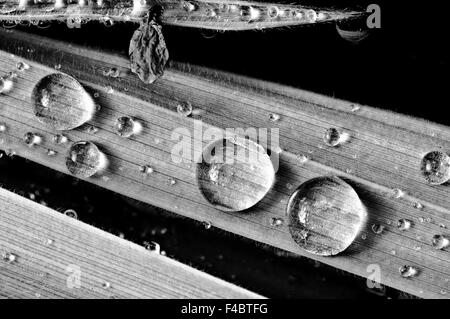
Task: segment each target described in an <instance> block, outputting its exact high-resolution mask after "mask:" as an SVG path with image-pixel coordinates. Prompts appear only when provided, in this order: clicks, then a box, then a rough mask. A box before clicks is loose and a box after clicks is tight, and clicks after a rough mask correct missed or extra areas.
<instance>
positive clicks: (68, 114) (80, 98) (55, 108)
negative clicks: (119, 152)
mask: <svg viewBox="0 0 450 319" xmlns="http://www.w3.org/2000/svg"><path fill="white" fill-rule="evenodd" d="M31 99H32V104H33V108H34V114H35V115H36V117H37V118H38V120H39V121H40V122H42V123H44V124H47V125H49V126H50V127H51V128H53V129H55V130H71V129H74V128H76V127H78V126H80V125H82V124H84V123H85V122H87V121H89V120H90V119H92V117H93V115H94V112H95V103H94V101H93V99H92V98H91V96H90V95H89V94H88V93H87V92H86V91H85V89H84V88H83V87H82V86H81V84H80V83H79V82H78V81H77V80H75V79H74V78H72V77H71V76H68V75H66V74H62V73H53V74H50V75H47V76H45V77H43V78H42V79H41V80H40V81H39V82H38V84H36V86H35V87H34V89H33V92H32V96H31Z"/></svg>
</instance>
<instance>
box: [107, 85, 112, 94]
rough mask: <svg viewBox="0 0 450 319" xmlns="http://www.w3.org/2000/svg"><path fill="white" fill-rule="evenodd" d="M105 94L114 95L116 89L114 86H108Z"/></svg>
mask: <svg viewBox="0 0 450 319" xmlns="http://www.w3.org/2000/svg"><path fill="white" fill-rule="evenodd" d="M105 92H106V93H108V94H113V93H114V89H113V88H112V86H107V87H106V88H105Z"/></svg>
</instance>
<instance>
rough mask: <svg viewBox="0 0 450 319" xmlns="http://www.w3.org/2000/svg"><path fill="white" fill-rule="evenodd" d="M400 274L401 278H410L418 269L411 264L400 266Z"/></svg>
mask: <svg viewBox="0 0 450 319" xmlns="http://www.w3.org/2000/svg"><path fill="white" fill-rule="evenodd" d="M398 271H399V273H400V276H402V277H403V278H411V277H414V276H416V275H417V274H418V272H419V271H418V269H417V268H415V267H413V266H407V265H405V266H401V267H400V268H399V269H398Z"/></svg>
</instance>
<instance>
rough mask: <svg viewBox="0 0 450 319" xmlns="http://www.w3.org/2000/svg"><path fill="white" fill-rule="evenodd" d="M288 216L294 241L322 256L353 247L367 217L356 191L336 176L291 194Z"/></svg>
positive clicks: (310, 184) (313, 181) (309, 183)
mask: <svg viewBox="0 0 450 319" xmlns="http://www.w3.org/2000/svg"><path fill="white" fill-rule="evenodd" d="M286 213H287V215H288V217H289V231H290V233H291V236H292V238H293V239H294V241H295V242H296V243H297V244H298V245H299V246H300V247H301V248H303V249H305V250H306V251H308V252H310V253H313V254H317V255H322V256H330V255H336V254H338V253H340V252H342V251H344V250H345V249H346V248H347V247H348V246H350V244H351V243H352V242H353V241H354V239H355V238H356V236H357V235H358V234H359V233H360V231H361V229H362V227H363V225H364V223H365V221H366V217H367V212H366V210H365V208H364V206H363V204H362V202H361V200H360V199H359V197H358V194H357V193H356V192H355V190H354V189H353V188H352V187H351V186H350V185H348V184H347V183H346V182H344V181H343V180H341V179H340V178H338V177H334V176H332V177H318V178H313V179H311V180H308V181H306V182H305V183H303V184H302V185H300V186H299V187H298V188H297V189H296V190H295V191H294V193H293V194H292V195H291V197H290V199H289V203H288V205H287V208H286ZM361 238H363V239H364V238H365V234H363V235H362V236H361Z"/></svg>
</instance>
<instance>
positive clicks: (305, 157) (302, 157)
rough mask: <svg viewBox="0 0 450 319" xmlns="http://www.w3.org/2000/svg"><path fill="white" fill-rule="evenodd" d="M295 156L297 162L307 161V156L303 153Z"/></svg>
mask: <svg viewBox="0 0 450 319" xmlns="http://www.w3.org/2000/svg"><path fill="white" fill-rule="evenodd" d="M297 158H298V160H299V162H300V163H302V164H303V163H306V162H307V161H308V157H307V156H305V155H303V154H300V155H298V156H297Z"/></svg>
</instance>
